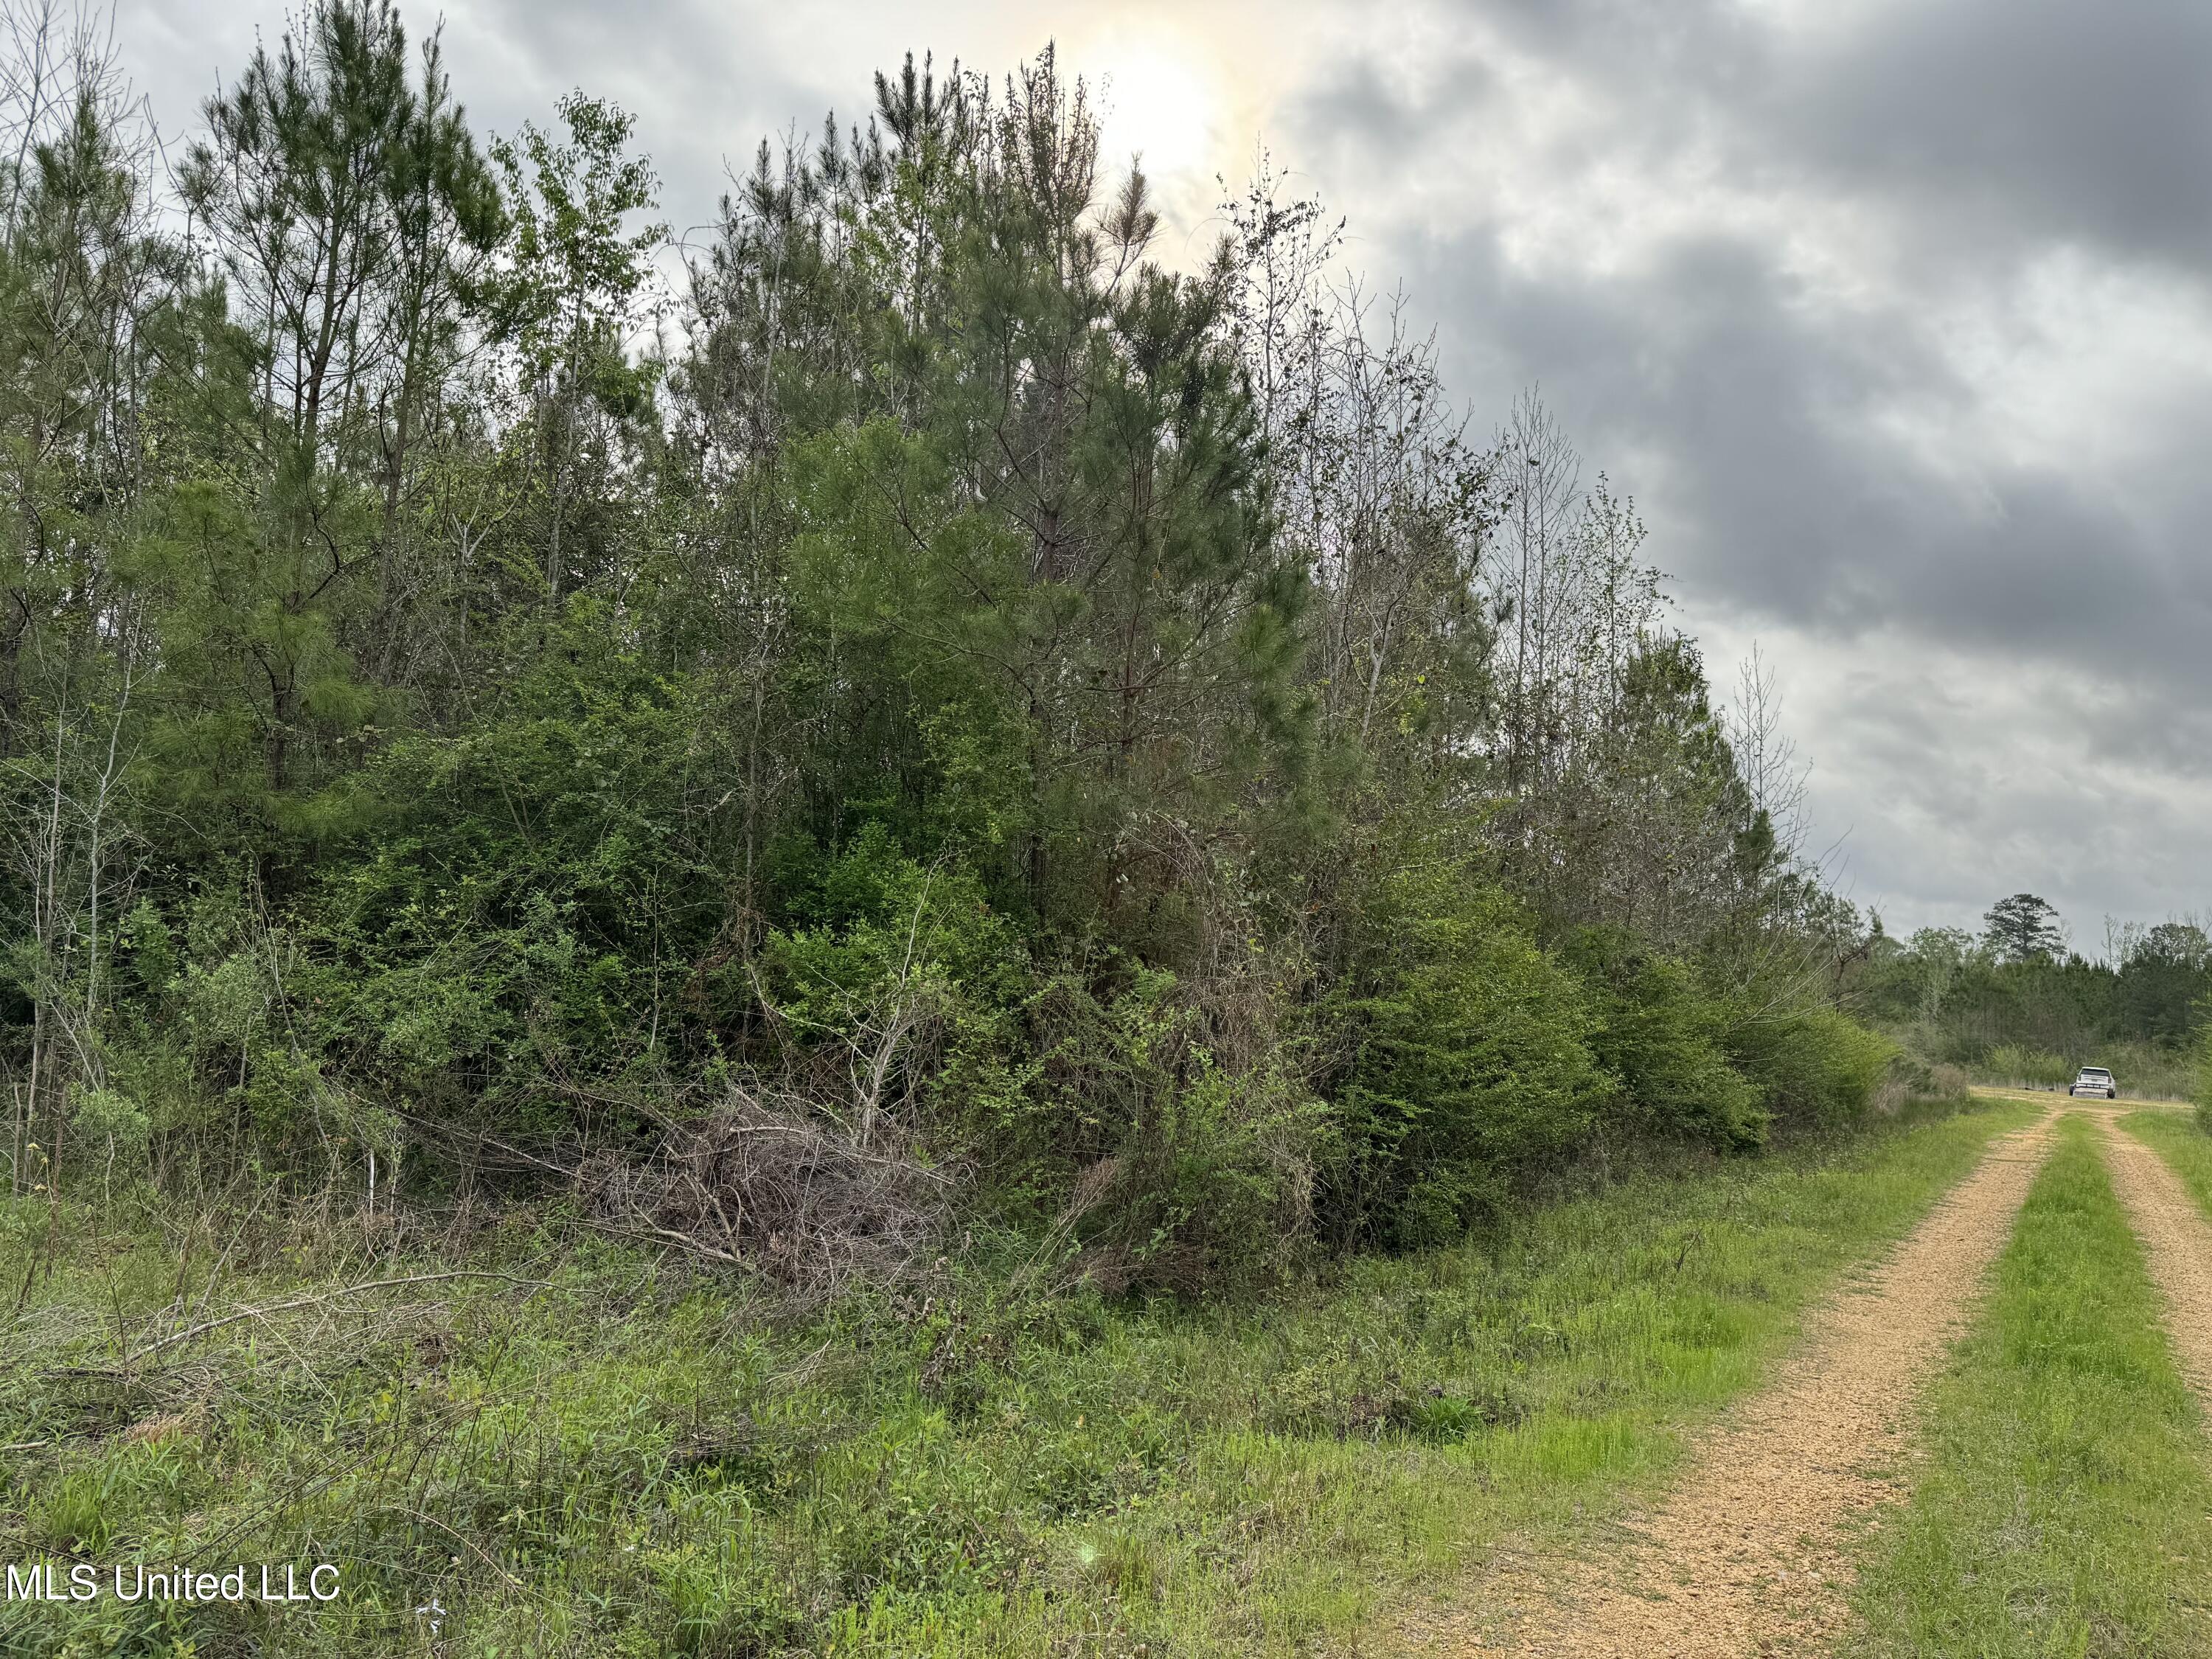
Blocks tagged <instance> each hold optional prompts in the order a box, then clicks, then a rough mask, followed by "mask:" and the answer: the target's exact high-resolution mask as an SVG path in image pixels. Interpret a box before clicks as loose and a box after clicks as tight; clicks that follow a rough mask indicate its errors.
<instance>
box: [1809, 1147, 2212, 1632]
mask: <svg viewBox="0 0 2212 1659" xmlns="http://www.w3.org/2000/svg"><path fill="white" fill-rule="evenodd" d="M2093 1133H2094V1132H2093V1131H2092V1130H2091V1129H2090V1128H2089V1127H2088V1126H2087V1125H2086V1124H2084V1123H2083V1122H2081V1121H2080V1120H2078V1119H2075V1120H2069V1121H2068V1122H2067V1123H2066V1124H2065V1125H2064V1127H2063V1132H2062V1138H2061V1140H2060V1143H2059V1146H2058V1150H2057V1152H2056V1153H2055V1154H2054V1156H2053V1158H2052V1159H2051V1164H2050V1165H2049V1167H2048V1168H2047V1169H2046V1170H2045V1171H2044V1173H2043V1174H2042V1175H2041V1176H2039V1178H2038V1180H2037V1182H2036V1183H2035V1186H2034V1188H2033V1190H2032V1191H2031V1192H2030V1194H2029V1195H2028V1200H2027V1206H2026V1207H2025V1208H2024V1209H2023V1210H2022V1212H2021V1218H2020V1223H2019V1226H2018V1228H2017V1230H2016V1231H2015V1235H2014V1237H2013V1240H2012V1243H2011V1244H2010V1245H2009V1247H2008V1249H2006V1251H2005V1253H2004V1255H2002V1257H2001V1258H2000V1260H1999V1262H1998V1265H1997V1267H1996V1279H1995V1282H1994V1285H1993V1287H1992V1291H1991V1294H1990V1302H1989V1304H1988V1305H1987V1306H1986V1308H1985V1309H1984V1312H1983V1315H1982V1317H1981V1318H1980V1320H1979V1321H1978V1323H1977V1326H1976V1328H1974V1330H1973V1331H1972V1333H1971V1334H1969V1335H1968V1337H1967V1339H1966V1341H1965V1342H1964V1343H1963V1344H1962V1345H1961V1346H1960V1352H1959V1354H1958V1357H1957V1358H1956V1361H1955V1363H1954V1365H1953V1367H1952V1369H1951V1370H1950V1371H1949V1373H1948V1375H1947V1376H1946V1377H1945V1378H1944V1379H1943V1380H1942V1383H1940V1384H1939V1386H1938V1387H1937V1389H1936V1390H1935V1392H1934V1394H1933V1395H1932V1397H1931V1399H1930V1401H1929V1407H1928V1411H1929V1417H1928V1421H1929V1431H1928V1432H1929V1454H1930V1455H1929V1464H1928V1467H1927V1468H1926V1469H1925V1471H1924V1473H1923V1476H1922V1478H1921V1480H1920V1482H1919V1484H1918V1486H1917V1489H1916V1491H1915V1492H1914V1495H1913V1498H1912V1501H1911V1504H1910V1505H1909V1506H1908V1508H1907V1509H1906V1510H1905V1513H1904V1514H1903V1515H1902V1516H1899V1517H1898V1518H1897V1519H1896V1520H1895V1521H1893V1522H1892V1523H1891V1524H1890V1526H1889V1527H1888V1528H1887V1531H1886V1532H1885V1533H1884V1534H1881V1535H1879V1536H1878V1537H1877V1538H1876V1539H1875V1540H1874V1541H1873V1542H1872V1543H1871V1545H1870V1547H1869V1554H1870V1557H1871V1559H1869V1561H1868V1563H1867V1564H1866V1566H1865V1568H1864V1571H1863V1576H1862V1578H1861V1581H1860V1585H1859V1589H1858V1592H1857V1600H1858V1607H1859V1610H1860V1612H1861V1613H1862V1614H1863V1617H1864V1620H1865V1622H1866V1627H1867V1630H1866V1636H1865V1638H1863V1639H1858V1638H1855V1639H1854V1640H1853V1642H1852V1643H1851V1644H1850V1650H1851V1651H1852V1652H1853V1653H1855V1654H1857V1653H1862V1652H1872V1653H1875V1654H1895V1655H1913V1656H1924V1655H1935V1654H1941V1655H1945V1656H1986V1659H1997V1656H2015V1655H2018V1656H2030V1655H2033V1656H2057V1655H2136V1654H2142V1655H2150V1654H2173V1655H2182V1654H2202V1653H2207V1652H2212V1640H2208V1636H2212V1620H2208V1619H2207V1617H2206V1616H2205V1614H2204V1613H2203V1612H2202V1611H2201V1610H2200V1609H2201V1608H2202V1607H2204V1606H2205V1605H2206V1604H2207V1603H2208V1602H2212V1516H2208V1513H2207V1511H2208V1510H2212V1479H2208V1475H2207V1470H2206V1460H2205V1455H2204V1449H2203V1444H2202V1442H2201V1426H2202V1425H2201V1424H2200V1422H2199V1419H2198V1414H2197V1407H2196V1404H2195V1401H2193V1400H2192V1399H2191V1395H2190V1393H2189V1391H2188V1389H2187V1388H2186V1386H2185V1384H2184V1383H2183V1381H2182V1379H2181V1376H2180V1375H2179V1372H2178V1371H2177V1370H2176V1369H2175V1367H2174V1364H2173V1360H2172V1357H2171V1355H2170V1354H2169V1352H2168V1351H2167V1347H2166V1339H2165V1336H2164V1334H2163V1333H2162V1331H2161V1330H2160V1323H2159V1306H2158V1301H2157V1297H2156V1295H2155V1292H2154V1291H2153V1289H2152V1286H2151V1285H2150V1282H2149V1280H2148V1278H2147V1277H2146V1276H2145V1273H2144V1269H2143V1261H2142V1250H2141V1249H2140V1248H2139V1247H2138V1245H2137V1244H2136V1239H2135V1236H2134V1235H2133V1233H2131V1232H2130V1231H2129V1228H2128V1225H2127V1221H2126V1218H2125V1217H2124V1214H2123V1213H2122V1212H2121V1210H2120V1208H2119V1206H2118V1202H2117V1201H2116V1200H2115V1199H2114V1197H2113V1195H2112V1186H2111V1183H2110V1182H2109V1181H2108V1180H2107V1179H2106V1174H2105V1170H2104V1166H2103V1164H2102V1163H2101V1162H2100V1159H2099V1158H2098V1156H2097V1153H2096V1150H2095V1146H2094V1143H2093Z"/></svg>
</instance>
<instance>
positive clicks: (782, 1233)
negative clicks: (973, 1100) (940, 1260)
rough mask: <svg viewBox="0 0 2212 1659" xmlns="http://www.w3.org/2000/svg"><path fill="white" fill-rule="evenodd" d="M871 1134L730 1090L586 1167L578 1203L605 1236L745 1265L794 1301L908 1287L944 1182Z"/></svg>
mask: <svg viewBox="0 0 2212 1659" xmlns="http://www.w3.org/2000/svg"><path fill="white" fill-rule="evenodd" d="M876 1127H877V1130H878V1132H877V1133H875V1134H873V1135H872V1136H869V1137H866V1139H863V1138H862V1137H860V1136H859V1135H856V1134H854V1133H850V1132H848V1130H847V1129H846V1128H845V1127H844V1126H843V1125H842V1122H841V1121H838V1120H836V1119H835V1118H832V1117H830V1116H829V1115H827V1114H824V1113H822V1112H820V1111H817V1110H811V1109H809V1108H807V1107H806V1106H805V1104H804V1103H800V1102H796V1101H792V1102H783V1101H776V1100H771V1099H770V1098H769V1097H764V1096H763V1095H760V1094H757V1093H752V1092H749V1091H738V1092H733V1093H732V1095H731V1096H730V1097H729V1098H728V1099H727V1100H726V1101H725V1102H724V1103H722V1104H721V1105H720V1106H719V1107H717V1108H716V1109H714V1110H713V1111H712V1112H710V1113H708V1115H706V1116H704V1117H702V1118H701V1119H699V1120H698V1121H695V1122H692V1123H690V1124H686V1125H683V1126H680V1127H677V1128H675V1129H673V1130H671V1132H670V1133H669V1134H668V1135H667V1136H666V1138H665V1139H664V1140H663V1142H662V1144H661V1146H660V1149H659V1151H658V1152H655V1153H654V1154H653V1157H652V1158H649V1159H647V1161H645V1162H643V1163H635V1162H630V1161H627V1160H624V1159H621V1158H614V1157H605V1158H593V1159H592V1160H591V1161H590V1162H589V1163H587V1164H585V1165H584V1167H583V1168H582V1169H581V1170H579V1171H578V1172H577V1176H576V1186H577V1191H578V1195H579V1196H580V1198H581V1199H582V1200H583V1201H584V1202H585V1204H586V1206H587V1209H588V1212H589V1213H590V1214H591V1215H592V1217H593V1218H594V1219H596V1220H597V1221H599V1224H600V1225H603V1226H605V1227H606V1228H607V1229H608V1231H611V1232H616V1233H619V1234H623V1235H626V1236H629V1237H635V1238H637V1239H638V1240H639V1241H640V1242H641V1243H662V1244H667V1245H672V1246H674V1247H676V1248H678V1249H682V1250H684V1251H685V1252H686V1253H688V1254H690V1255H696V1256H701V1257H704V1258H705V1259H707V1260H708V1261H719V1262H726V1263H729V1264H731V1265H733V1266H744V1267H752V1268H755V1269H757V1270H758V1271H760V1272H762V1273H766V1274H767V1275H769V1277H770V1278H772V1279H775V1280H776V1281H778V1282H779V1283H781V1284H782V1285H785V1286H787V1287H788V1288H789V1289H792V1290H793V1291H799V1292H800V1293H801V1294H803V1295H806V1296H810V1297H812V1296H828V1295H833V1294H835V1293H836V1291H840V1290H842V1289H843V1288H844V1287H845V1286H846V1285H850V1284H853V1283H855V1282H864V1283H872V1284H882V1283H888V1282H890V1281H892V1280H896V1279H902V1278H905V1277H907V1276H908V1275H909V1274H910V1273H913V1272H914V1270H915V1268H916V1267H917V1266H919V1265H920V1264H921V1263H922V1262H923V1261H927V1259H929V1256H930V1254H931V1251H930V1247H931V1245H932V1244H933V1243H934V1242H935V1241H936V1240H937V1239H938V1238H939V1237H940V1236H941V1233H942V1231H943V1228H944V1223H945V1209H946V1204H947V1201H948V1200H949V1199H950V1197H951V1187H952V1182H951V1178H950V1177H949V1176H947V1175H946V1174H945V1172H944V1171H942V1170H936V1169H933V1168H931V1167H929V1166H927V1165H926V1164H922V1163H921V1162H920V1161H919V1160H918V1159H916V1158H915V1157H913V1156H912V1154H911V1153H910V1152H908V1150H907V1149H906V1148H904V1147H903V1146H901V1145H900V1144H898V1143H897V1142H896V1140H894V1139H891V1138H890V1137H889V1136H887V1135H886V1134H884V1133H882V1129H881V1125H880V1122H878V1125H877V1126H876Z"/></svg>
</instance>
